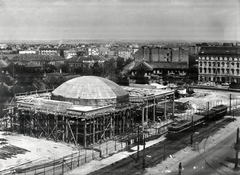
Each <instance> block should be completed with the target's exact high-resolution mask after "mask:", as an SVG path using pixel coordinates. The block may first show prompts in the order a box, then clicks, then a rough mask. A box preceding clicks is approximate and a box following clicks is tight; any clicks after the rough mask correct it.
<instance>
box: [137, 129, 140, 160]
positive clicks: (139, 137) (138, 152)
mask: <svg viewBox="0 0 240 175" xmlns="http://www.w3.org/2000/svg"><path fill="white" fill-rule="evenodd" d="M139 133H140V131H139V125H138V136H137V144H138V145H137V161H138V160H139V144H140V142H139V139H140V137H139Z"/></svg>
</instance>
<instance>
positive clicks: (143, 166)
mask: <svg viewBox="0 0 240 175" xmlns="http://www.w3.org/2000/svg"><path fill="white" fill-rule="evenodd" d="M142 169H143V170H144V169H145V136H144V134H143V164H142Z"/></svg>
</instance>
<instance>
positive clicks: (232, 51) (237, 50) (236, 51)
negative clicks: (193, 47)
mask: <svg viewBox="0 0 240 175" xmlns="http://www.w3.org/2000/svg"><path fill="white" fill-rule="evenodd" d="M199 55H240V47H237V46H234V47H231V46H230V47H229V46H208V47H202V48H201V50H200V52H199Z"/></svg>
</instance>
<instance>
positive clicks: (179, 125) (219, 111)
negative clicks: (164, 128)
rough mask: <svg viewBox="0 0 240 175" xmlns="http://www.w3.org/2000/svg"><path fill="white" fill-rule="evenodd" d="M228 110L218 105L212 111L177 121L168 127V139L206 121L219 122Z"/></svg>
mask: <svg viewBox="0 0 240 175" xmlns="http://www.w3.org/2000/svg"><path fill="white" fill-rule="evenodd" d="M227 109H228V107H227V106H226V105H217V106H215V107H213V108H211V109H210V110H206V111H203V112H198V113H195V114H193V116H192V117H191V118H189V119H187V120H176V121H174V122H173V123H172V124H170V125H169V126H168V137H170V138H173V137H176V136H177V135H178V134H179V133H181V132H183V131H185V130H187V129H189V128H191V127H193V126H196V125H199V124H200V123H203V122H204V121H211V120H217V119H219V118H221V117H223V116H225V115H226V114H227Z"/></svg>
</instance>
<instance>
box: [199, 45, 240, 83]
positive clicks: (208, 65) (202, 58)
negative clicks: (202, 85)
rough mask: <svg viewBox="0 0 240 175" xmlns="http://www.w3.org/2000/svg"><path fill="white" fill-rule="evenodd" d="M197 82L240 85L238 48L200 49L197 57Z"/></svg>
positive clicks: (216, 47)
mask: <svg viewBox="0 0 240 175" xmlns="http://www.w3.org/2000/svg"><path fill="white" fill-rule="evenodd" d="M198 80H199V81H214V82H218V83H225V82H228V83H231V82H235V83H240V47H237V46H233V47H229V46H211V47H202V48H201V50H200V52H199V57H198Z"/></svg>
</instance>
